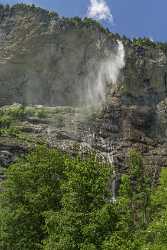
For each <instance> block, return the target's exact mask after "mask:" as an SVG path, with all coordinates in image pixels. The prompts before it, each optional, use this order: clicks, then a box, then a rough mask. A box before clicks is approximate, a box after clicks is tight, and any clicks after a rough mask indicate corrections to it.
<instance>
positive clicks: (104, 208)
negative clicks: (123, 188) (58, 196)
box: [45, 157, 116, 250]
mask: <svg viewBox="0 0 167 250" xmlns="http://www.w3.org/2000/svg"><path fill="white" fill-rule="evenodd" d="M110 171H111V167H109V166H107V165H106V164H101V163H98V162H97V161H96V160H95V157H89V158H88V159H87V160H82V159H80V158H75V159H73V160H72V161H71V160H70V161H69V160H68V161H66V170H65V176H66V177H67V180H64V182H62V185H61V191H62V193H63V197H62V207H63V209H62V210H61V211H58V212H56V213H53V212H51V213H48V214H46V225H47V231H48V235H49V238H48V239H47V240H46V242H45V245H46V246H45V249H62V250H65V249H71V250H72V249H92V250H93V249H97V246H99V245H100V244H101V242H102V241H103V239H105V235H106V234H107V235H108V234H109V233H110V232H111V231H112V230H113V224H114V222H115V221H116V218H115V217H116V216H115V213H114V209H113V205H112V204H110V203H109V202H107V200H108V199H109V196H108V195H109V192H107V182H108V179H109V173H110ZM108 201H109V200H108ZM67 243H68V244H67Z"/></svg>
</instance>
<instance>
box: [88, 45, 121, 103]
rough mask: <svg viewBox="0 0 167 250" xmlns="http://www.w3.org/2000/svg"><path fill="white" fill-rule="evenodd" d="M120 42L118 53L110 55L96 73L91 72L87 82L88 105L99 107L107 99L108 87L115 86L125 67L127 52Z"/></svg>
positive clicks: (98, 66)
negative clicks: (108, 85)
mask: <svg viewBox="0 0 167 250" xmlns="http://www.w3.org/2000/svg"><path fill="white" fill-rule="evenodd" d="M117 42H118V47H117V51H116V52H115V53H114V52H110V54H109V55H108V56H107V58H105V59H104V60H103V61H101V62H99V63H98V65H97V70H96V72H90V73H89V75H88V77H87V79H86V81H87V91H86V94H85V96H86V104H88V106H89V105H90V106H97V105H98V106H99V105H101V104H102V103H104V102H105V99H106V85H107V84H110V85H111V86H112V85H115V84H116V83H117V80H118V77H119V75H120V71H121V69H122V68H123V67H124V66H125V50H124V46H123V43H122V42H121V41H117Z"/></svg>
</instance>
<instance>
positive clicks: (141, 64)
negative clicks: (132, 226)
mask: <svg viewBox="0 0 167 250" xmlns="http://www.w3.org/2000/svg"><path fill="white" fill-rule="evenodd" d="M120 40H121V42H122V43H123V45H124V48H125V52H126V53H125V67H123V66H124V65H123V64H122V66H121V67H120V68H119V70H118V71H119V73H120V74H118V73H117V72H116V73H117V77H116V82H114V79H113V78H112V77H109V78H108V77H106V75H103V77H102V79H104V82H105V88H104V89H103V91H104V94H105V98H103V96H100V93H101V92H97V94H95V93H94V91H95V90H97V88H96V85H93V84H94V83H95V82H96V81H94V79H95V78H96V76H98V72H99V65H103V67H102V66H101V67H100V69H104V70H106V67H107V66H106V65H105V63H104V62H106V58H109V59H110V57H109V55H110V56H111V58H114V57H115V58H116V57H117V56H118V41H120ZM117 59H118V58H117ZM119 59H120V57H119ZM115 60H116V59H115ZM123 61H124V60H122V62H123ZM102 63H103V64H102ZM92 72H93V73H92ZM88 78H89V80H88ZM88 82H89V84H88ZM91 82H92V85H91ZM90 86H93V89H91V95H92V94H93V97H92V96H91V95H90V96H91V98H97V97H98V98H99V96H100V100H102V102H103V103H102V107H103V108H102V110H101V112H100V113H99V112H98V113H96V114H94V115H92V116H90V117H89V119H88V118H87V119H83V117H82V119H79V117H81V115H79V114H78V113H77V112H75V115H74V116H73V121H72V120H70V119H72V116H70V114H69V120H70V121H69V122H68V126H67V116H66V115H65V117H64V118H62V119H66V122H64V126H61V129H60V128H58V127H57V128H56V125H55V124H54V123H53V122H51V123H48V125H47V126H44V127H43V130H42V133H43V134H45V136H46V135H47V136H48V141H49V143H50V144H52V145H53V146H59V147H63V148H64V147H67V148H68V146H69V145H70V146H71V145H76V143H78V145H80V146H83V145H85V144H86V145H87V146H89V147H90V148H92V149H95V150H96V151H97V152H100V153H101V154H102V155H105V156H107V155H109V156H110V157H112V159H113V163H114V164H115V165H116V166H117V169H118V170H120V171H123V170H124V169H126V161H125V159H126V155H127V151H128V150H129V148H132V147H134V148H138V149H140V150H141V152H142V153H143V154H144V156H145V157H144V159H145V163H146V166H147V168H148V170H149V171H150V173H151V174H152V175H156V174H157V173H158V171H159V168H160V167H161V166H166V165H167V147H166V146H167V130H166V128H167V126H166V125H167V53H166V52H165V50H163V49H161V48H159V47H156V46H147V45H145V46H139V45H135V44H134V43H133V42H132V41H130V40H128V39H125V38H124V39H122V38H120V37H119V36H118V35H114V34H112V33H110V32H108V31H105V30H104V29H103V28H102V27H100V26H99V25H98V24H96V23H94V22H91V21H90V20H85V21H81V20H79V19H77V18H76V19H72V20H71V19H66V18H60V17H58V15H57V14H54V13H49V12H48V11H45V10H42V9H40V8H34V7H28V6H25V5H15V6H13V7H12V8H9V7H6V8H5V7H3V6H0V106H4V105H10V104H13V103H15V102H16V103H22V104H24V105H36V104H38V105H44V106H62V107H63V106H71V107H73V108H76V107H78V106H79V105H81V106H82V105H83V104H85V100H87V101H88V102H89V101H90V96H89V94H90V92H89V91H88V92H87V90H90ZM103 87H104V86H103ZM91 100H92V99H91ZM55 119H56V118H55ZM72 123H73V124H72ZM28 124H29V126H30V127H31V126H32V124H31V121H30V120H29V121H28ZM38 126H40V121H39V124H38ZM41 126H42V125H41ZM74 128H75V129H74ZM48 131H49V132H48ZM31 132H32V133H33V130H31ZM39 133H40V132H39ZM47 136H46V138H47ZM50 137H51V139H50ZM0 150H1V154H0V159H1V161H0V162H1V165H4V164H6V161H5V162H4V160H3V159H4V150H5V152H6V151H7V152H8V153H11V148H10V145H8V146H7V145H6V147H5V146H4V144H3V143H1V146H0ZM12 150H13V149H12ZM13 151H14V150H13ZM14 154H16V155H17V152H15V153H14ZM10 157H11V159H13V158H12V156H10ZM7 162H8V161H7Z"/></svg>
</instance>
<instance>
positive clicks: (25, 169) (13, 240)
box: [0, 147, 65, 250]
mask: <svg viewBox="0 0 167 250" xmlns="http://www.w3.org/2000/svg"><path fill="white" fill-rule="evenodd" d="M64 157H65V156H62V154H61V153H59V152H58V151H55V150H52V149H47V148H44V147H41V148H37V149H36V150H35V151H34V152H33V153H31V154H30V155H28V156H27V157H26V158H25V159H21V160H19V161H18V162H17V163H15V164H14V165H12V166H11V167H10V168H9V169H8V170H7V173H6V175H7V179H6V181H5V182H4V183H3V184H2V188H3V189H4V190H5V192H3V193H2V194H1V197H0V199H1V202H0V203H1V212H0V219H1V220H0V225H1V228H0V229H1V233H0V249H5V250H6V249H22V250H24V249H26V250H28V249H40V248H41V244H40V242H41V240H42V239H43V238H44V236H45V232H44V229H43V224H44V218H43V212H44V211H48V210H50V209H54V210H55V211H56V209H58V208H60V206H61V204H60V197H61V192H60V180H61V179H62V178H63V169H64Z"/></svg>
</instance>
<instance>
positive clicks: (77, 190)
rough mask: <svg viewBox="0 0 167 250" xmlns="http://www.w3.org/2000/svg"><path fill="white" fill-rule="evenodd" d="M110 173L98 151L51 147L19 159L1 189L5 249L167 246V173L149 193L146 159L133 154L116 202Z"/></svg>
mask: <svg viewBox="0 0 167 250" xmlns="http://www.w3.org/2000/svg"><path fill="white" fill-rule="evenodd" d="M111 171H112V169H111V166H108V165H107V164H105V163H101V162H99V161H97V158H96V157H95V155H93V154H92V155H88V156H87V158H86V159H85V158H84V159H83V158H82V157H81V156H80V157H71V156H69V155H66V154H63V153H61V152H59V151H58V150H56V149H49V148H48V147H46V146H42V147H38V148H36V149H35V150H34V151H33V152H32V153H30V154H29V155H28V156H26V157H25V158H22V159H20V160H18V161H17V162H16V163H15V164H13V165H12V166H10V167H9V169H8V170H7V172H6V180H5V181H4V182H3V183H2V184H1V190H3V191H2V192H1V194H0V249H2V250H11V249H12V250H13V249H21V250H29V249H35V250H36V249H43V250H50V249H53V250H54V249H55V250H57V249H60V250H66V249H68V250H78V249H81V250H96V249H97V250H115V249H117V250H146V249H148V250H152V249H153V250H163V249H166V245H167V237H166V235H167V226H166V225H167V219H166V218H167V195H166V189H167V170H166V169H163V170H162V173H161V178H160V183H159V185H158V187H154V188H153V189H152V190H151V184H150V179H149V178H148V177H147V176H146V172H145V168H144V164H143V160H142V156H141V155H140V154H139V153H138V152H137V151H136V150H131V151H130V152H129V157H128V171H127V173H126V174H123V175H122V177H121V181H120V187H119V192H118V194H117V199H116V201H114V202H113V201H112V199H111V198H112V197H111V196H112V194H111V192H110V189H109V188H108V187H109V186H110V185H109V182H110V181H111V180H112V178H111Z"/></svg>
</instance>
